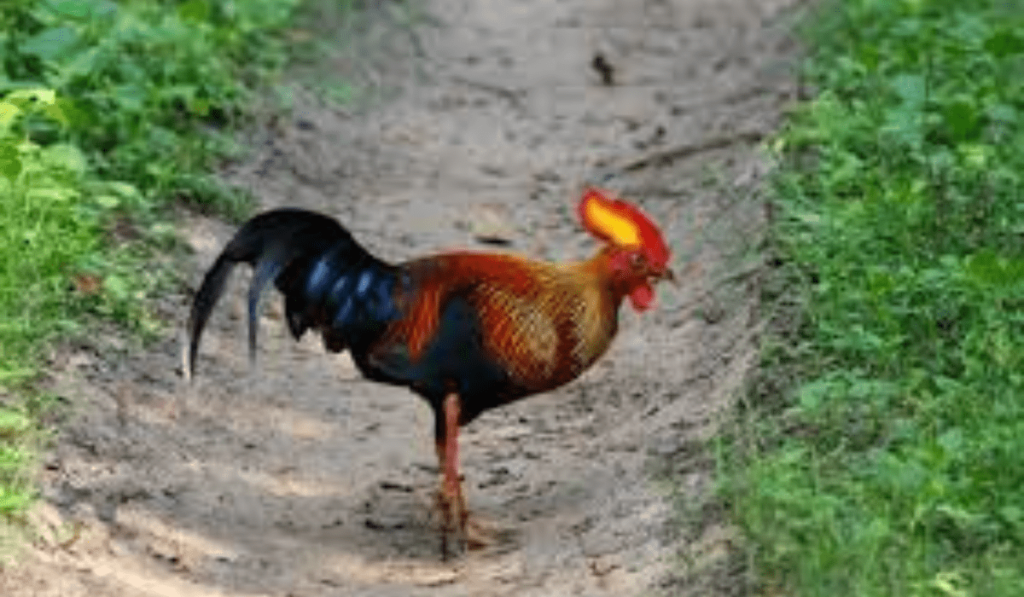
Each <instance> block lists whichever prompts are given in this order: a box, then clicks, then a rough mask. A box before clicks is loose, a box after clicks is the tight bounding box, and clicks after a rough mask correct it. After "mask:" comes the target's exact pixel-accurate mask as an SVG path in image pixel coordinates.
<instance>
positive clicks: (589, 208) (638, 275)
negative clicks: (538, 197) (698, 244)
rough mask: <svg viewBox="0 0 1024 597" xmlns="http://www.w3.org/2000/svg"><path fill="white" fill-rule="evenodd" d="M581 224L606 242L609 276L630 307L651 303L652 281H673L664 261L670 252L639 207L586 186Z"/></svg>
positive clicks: (670, 255) (639, 307)
mask: <svg viewBox="0 0 1024 597" xmlns="http://www.w3.org/2000/svg"><path fill="white" fill-rule="evenodd" d="M578 209H579V216H580V221H582V222H583V227H584V228H585V229H586V230H587V232H589V233H590V234H592V235H593V236H594V237H596V238H597V239H599V240H601V241H603V242H605V243H606V245H607V248H606V250H605V251H606V253H607V255H608V263H609V266H610V268H611V273H612V276H613V280H614V282H615V283H616V285H617V286H619V287H621V288H622V289H623V291H624V294H625V295H626V296H628V297H629V300H630V302H631V303H632V304H633V308H634V309H636V310H637V311H646V310H647V309H649V308H650V307H651V305H652V304H654V283H656V282H659V281H661V280H668V281H670V282H675V274H673V273H672V270H671V269H670V268H669V266H668V263H669V261H670V259H671V258H672V252H671V251H670V250H669V248H668V244H667V243H666V242H665V238H664V237H663V236H662V234H661V230H659V229H658V227H657V225H655V224H654V222H653V221H652V220H651V219H650V218H649V217H648V216H647V215H646V214H644V213H643V212H642V211H640V208H638V207H636V206H635V205H632V204H630V203H627V202H626V201H623V200H622V199H619V198H616V197H613V196H612V195H610V194H609V193H608V192H606V191H602V190H599V189H595V188H588V189H586V190H584V192H583V198H582V199H581V200H580V204H579V208H578Z"/></svg>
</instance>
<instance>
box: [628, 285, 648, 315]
mask: <svg viewBox="0 0 1024 597" xmlns="http://www.w3.org/2000/svg"><path fill="white" fill-rule="evenodd" d="M629 302H631V303H633V308H634V309H636V310H637V311H646V310H648V309H650V308H651V305H653V304H654V288H652V287H651V285H650V284H648V283H646V282H644V283H641V284H637V285H636V286H634V287H633V290H631V291H630V292H629Z"/></svg>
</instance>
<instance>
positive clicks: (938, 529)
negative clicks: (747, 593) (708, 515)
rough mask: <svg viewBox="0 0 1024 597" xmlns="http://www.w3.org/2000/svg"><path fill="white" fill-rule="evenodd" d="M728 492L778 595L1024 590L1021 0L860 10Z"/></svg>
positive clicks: (780, 241) (786, 262) (811, 27)
mask: <svg viewBox="0 0 1024 597" xmlns="http://www.w3.org/2000/svg"><path fill="white" fill-rule="evenodd" d="M807 39H808V42H809V45H810V53H811V56H810V57H809V59H808V62H807V68H806V77H807V78H808V81H809V82H810V84H811V85H812V86H813V88H814V89H815V90H816V97H815V99H813V100H812V101H810V102H808V103H807V104H806V105H804V106H802V107H801V108H800V109H799V110H798V111H797V112H796V113H795V114H794V116H793V117H792V118H791V119H790V122H789V124H788V126H787V127H786V128H785V130H784V131H783V132H782V133H781V135H780V137H779V138H778V139H777V141H776V143H775V145H774V149H775V150H776V153H777V156H778V160H779V172H778V174H777V177H776V191H777V192H776V195H777V198H776V202H777V206H778V210H777V213H778V218H777V219H776V220H775V221H774V223H773V224H772V230H771V239H772V241H773V245H774V250H775V252H776V255H777V257H778V261H779V262H780V263H781V264H782V265H781V266H780V267H779V268H777V269H776V270H775V272H774V273H773V274H772V276H773V279H772V280H770V283H769V284H768V285H767V286H766V296H765V304H766V308H767V309H768V314H767V315H768V317H769V318H771V319H772V321H773V324H774V325H773V329H774V332H773V334H772V335H771V336H770V337H769V338H768V339H767V340H766V342H765V347H764V361H763V365H762V372H761V375H760V378H759V382H758V383H757V384H755V385H754V387H753V389H752V390H751V392H750V394H749V396H748V398H747V400H746V401H744V404H743V407H742V409H741V411H740V413H739V415H738V417H737V424H736V426H735V428H734V429H733V430H732V431H731V432H730V433H729V435H728V438H727V439H725V440H724V441H722V442H721V444H720V446H719V448H720V449H719V488H720V496H721V498H722V499H723V501H724V502H725V504H726V506H727V507H728V509H729V512H730V513H731V515H732V517H733V519H734V521H735V522H736V523H737V524H738V525H739V526H740V527H741V528H742V530H743V531H744V532H745V535H746V537H747V539H748V541H747V547H748V549H749V552H748V553H749V556H750V561H751V562H752V571H751V572H752V575H753V577H754V579H755V581H756V586H758V587H759V589H760V591H761V592H762V593H764V594H772V595H807V596H812V595H815V596H816V595H865V596H874V595H878V596H883V595H884V596H889V595H922V596H924V595H935V596H943V595H947V596H957V597H959V596H969V595H977V596H1001V595H1005V596H1007V597H1010V596H1017V595H1024V456H1022V455H1024V243H1022V241H1024V2H1021V1H1020V0H1009V1H995V0H991V1H989V0H975V1H974V2H962V1H959V0H931V1H928V0H904V1H885V0H846V1H843V2H826V3H825V6H824V7H823V8H822V9H820V10H817V11H815V12H814V14H813V15H812V16H811V17H810V18H809V19H808V21H807Z"/></svg>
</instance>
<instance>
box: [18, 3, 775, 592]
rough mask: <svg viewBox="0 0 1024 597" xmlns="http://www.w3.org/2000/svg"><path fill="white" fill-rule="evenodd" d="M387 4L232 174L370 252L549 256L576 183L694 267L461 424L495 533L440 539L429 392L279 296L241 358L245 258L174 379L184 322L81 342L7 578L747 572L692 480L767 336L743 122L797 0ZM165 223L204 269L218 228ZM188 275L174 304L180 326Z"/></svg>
mask: <svg viewBox="0 0 1024 597" xmlns="http://www.w3.org/2000/svg"><path fill="white" fill-rule="evenodd" d="M384 4H389V3H382V4H381V6H378V8H377V9H375V12H377V15H376V17H374V18H367V19H366V21H365V22H364V23H363V25H362V26H360V27H359V30H360V31H361V32H362V33H361V35H363V36H364V38H365V39H364V40H363V41H365V45H363V46H361V45H360V43H362V42H360V40H358V39H357V40H356V42H355V43H353V44H350V45H348V46H347V48H348V51H339V52H338V53H337V54H336V55H334V56H333V57H332V58H331V62H330V63H329V64H327V68H331V69H336V70H337V73H338V74H339V76H352V77H355V78H356V79H357V80H359V81H361V82H363V83H366V82H370V83H373V85H374V86H375V89H376V90H377V91H379V93H375V94H370V95H369V96H367V97H370V99H371V100H372V101H366V100H365V98H364V101H362V102H361V103H359V104H358V105H357V106H355V107H348V108H345V109H341V108H338V107H332V106H330V105H327V104H326V103H325V102H320V101H317V100H316V99H315V98H314V97H313V96H312V95H311V94H303V93H299V94H298V95H297V96H296V106H295V111H294V114H293V116H292V117H291V118H290V119H285V120H279V121H277V122H275V123H273V124H269V125H267V126H266V127H264V128H262V129H260V130H257V131H253V132H252V133H251V136H250V137H249V138H248V139H247V143H249V144H250V145H251V146H252V148H253V152H252V155H251V159H249V160H247V161H246V162H245V163H241V164H236V165H234V166H232V167H231V168H230V169H229V170H228V171H226V172H225V176H226V177H227V178H228V179H229V180H231V181H232V182H234V183H237V184H240V185H243V186H245V187H248V188H251V189H252V190H253V191H254V192H255V193H256V195H257V196H258V197H259V200H260V202H261V204H262V206H263V207H271V206H278V205H299V206H304V207H308V208H315V209H319V210H323V211H325V212H327V213H330V214H333V215H335V216H337V217H338V218H340V219H341V220H342V221H343V222H345V223H346V224H347V225H349V226H350V227H351V228H352V230H353V231H354V232H355V234H356V235H357V236H358V237H359V238H360V239H361V240H362V241H364V242H365V244H366V245H367V246H368V247H370V248H371V249H372V250H374V251H375V252H377V253H378V254H379V255H381V256H382V257H385V258H389V259H401V258H406V257H411V256H415V255H420V254H424V253H428V252H432V251H436V250H440V249H445V248H451V247H462V246H479V245H478V243H477V242H476V239H477V238H478V237H481V236H484V237H488V236H489V237H498V238H501V239H504V240H507V241H508V242H509V243H510V248H511V249H512V250H516V251H521V252H524V253H527V254H529V255H532V256H535V257H539V258H545V259H558V260H561V259H568V258H576V257H582V256H584V255H587V254H589V252H590V251H592V250H593V248H594V245H593V242H592V241H591V240H590V239H589V238H588V237H587V236H586V235H585V234H584V233H583V232H582V231H581V230H580V228H579V226H578V225H577V224H576V222H575V221H574V219H573V211H572V207H573V205H574V202H575V200H576V198H577V197H578V192H579V189H580V187H581V185H583V184H584V183H585V182H601V183H602V184H604V185H605V186H607V187H609V188H611V189H614V190H616V191H618V192H619V193H621V194H622V195H624V196H626V197H629V198H631V199H633V200H635V201H637V202H639V203H640V204H642V205H643V207H644V208H645V209H646V210H647V211H648V212H649V213H651V214H652V215H653V216H654V217H655V218H656V219H657V220H658V221H659V222H661V223H662V225H663V227H664V229H665V231H666V234H667V235H668V237H669V238H670V241H671V243H672V244H673V246H674V248H675V252H676V255H677V257H676V263H675V265H676V269H677V271H682V272H685V275H684V276H683V281H684V284H683V286H682V287H681V288H680V289H678V290H672V289H668V288H663V289H662V290H661V291H660V296H659V300H660V303H659V306H658V308H657V309H656V310H655V311H654V312H652V313H649V314H645V315H644V316H642V317H641V316H637V315H635V314H634V313H632V312H631V311H629V310H628V309H625V310H624V311H623V317H622V326H621V327H622V331H621V332H620V334H619V337H618V338H617V339H616V342H615V344H614V345H613V348H612V350H611V351H610V354H608V355H607V357H606V358H604V359H603V360H602V361H600V362H599V363H598V364H597V365H596V366H595V367H594V368H593V369H592V370H591V371H589V372H588V373H586V374H585V375H584V377H583V378H582V379H580V380H579V381H577V382H575V383H573V384H571V385H569V386H567V387H565V388H563V389H561V390H558V391H555V392H551V393H549V394H546V395H543V396H538V397H534V398H531V399H528V400H525V401H521V402H519V403H517V404H515V405H513V406H510V407H508V408H505V409H501V410H497V411H491V412H489V413H487V414H485V415H484V416H483V417H481V418H480V419H478V420H477V421H475V422H474V423H472V424H471V425H470V426H469V427H468V428H467V429H466V431H465V433H464V435H463V444H462V445H463V449H462V453H463V470H464V473H465V475H466V487H467V492H468V499H469V502H470V506H471V508H472V509H473V510H474V512H475V513H476V514H477V515H479V516H480V517H482V518H483V519H484V520H486V521H487V522H488V523H490V524H491V525H492V526H493V527H495V528H497V529H498V530H499V537H500V540H499V541H498V542H497V543H496V544H495V545H494V546H492V547H489V548H487V549H484V550H481V551H474V552H471V553H468V554H465V555H463V556H461V557H458V558H455V559H452V560H449V561H444V560H442V558H441V557H440V552H439V539H438V533H437V524H438V521H437V520H435V519H434V517H433V513H432V503H433V501H432V500H433V492H434V491H435V489H436V485H435V484H436V479H437V471H436V466H435V465H436V463H435V461H434V455H433V448H432V435H431V434H432V421H431V413H430V411H429V410H428V408H427V407H426V406H425V404H423V403H422V402H421V401H420V400H419V399H417V398H415V397H413V396H412V395H411V394H409V393H408V392H406V391H404V390H401V389H398V388H392V387H386V386H382V385H376V384H373V383H369V382H366V381H363V380H361V379H360V378H359V376H358V375H357V373H356V372H355V370H354V368H353V367H352V365H351V362H350V361H349V360H348V359H347V357H344V356H336V355H326V354H324V353H323V352H322V350H321V349H320V348H319V343H318V342H317V341H315V340H313V339H309V340H308V341H304V342H303V343H301V344H295V343H293V342H291V341H290V339H289V338H288V337H287V336H286V333H285V330H284V326H283V325H282V322H281V321H280V307H279V305H277V301H276V300H274V301H267V302H268V303H270V304H268V306H267V309H266V315H265V317H264V321H263V327H262V330H263V333H262V339H261V340H262V348H261V351H260V354H259V363H260V364H259V367H258V368H257V369H255V370H251V369H250V368H249V367H248V365H247V362H246V358H245V356H246V352H245V349H244V338H245V336H244V330H243V327H242V324H243V317H242V316H243V305H242V290H241V289H242V288H243V283H242V282H241V281H238V282H236V283H235V285H234V291H233V293H232V294H231V296H230V297H229V298H228V299H227V300H226V301H224V303H222V305H221V306H220V308H219V309H218V311H217V312H216V313H215V317H214V319H213V321H212V324H211V327H210V329H209V332H208V334H207V336H206V338H205V339H204V344H203V350H202V354H201V357H200V361H199V365H198V380H197V382H196V383H195V384H194V385H193V386H192V387H187V386H186V385H185V384H184V382H183V381H182V378H181V375H180V373H181V372H180V344H179V342H180V338H179V337H178V336H175V335H173V334H169V336H168V337H167V338H166V340H165V341H163V342H160V343H158V344H156V345H155V346H152V347H149V348H147V349H146V350H144V351H140V350H133V349H129V348H126V347H125V345H122V344H121V343H119V342H118V341H117V340H116V339H115V338H109V339H107V338H98V339H97V340H96V342H95V345H94V346H92V347H90V348H87V349H80V350H69V351H67V352H66V353H64V354H62V355H61V357H60V358H58V359H57V360H56V362H55V363H54V371H55V373H54V378H55V380H56V381H55V384H56V387H57V388H58V389H59V390H60V391H61V392H62V393H63V394H64V395H65V396H67V397H69V398H70V399H71V400H72V401H73V403H74V404H75V405H76V407H75V409H74V414H73V416H71V417H70V418H69V420H68V421H67V422H66V423H64V424H63V425H62V427H61V432H60V435H59V438H58V440H57V442H56V446H55V448H54V450H53V452H52V454H51V455H50V456H49V457H48V459H47V462H46V466H45V470H44V495H45V500H44V503H43V504H42V505H41V506H40V508H39V509H38V511H37V512H36V514H35V520H36V521H37V524H38V532H39V536H38V538H37V539H36V541H35V542H34V544H33V546H32V547H31V548H30V549H28V550H27V552H26V553H25V554H24V555H23V557H22V558H21V559H20V560H19V563H18V564H16V565H9V566H7V567H5V568H4V569H3V571H2V573H0V593H2V594H3V595H8V596H11V597H22V596H28V595H39V596H47V597H50V596H61V597H77V596H82V597H85V596H92V597H108V596H109V597H114V596H118V597H121V596H125V597H127V596H133V597H134V596H151V595H157V596H184V597H200V596H207V595H246V596H248V595H273V596H282V597H283V596H327V595H374V596H387V595H396V596H398V595H400V596H416V595H440V596H456V595H517V596H518V595H538V596H539V595H544V596H552V595H616V596H628V595H661V594H671V595H681V594H685V595H715V594H718V595H726V594H738V593H740V592H742V589H743V582H742V580H743V579H742V576H741V575H740V574H738V573H737V572H736V568H735V566H733V564H732V563H731V562H732V561H731V560H730V558H729V553H730V551H729V547H730V544H729V533H728V532H726V531H724V530H723V529H722V528H721V526H720V524H719V523H720V521H719V520H718V518H717V516H716V513H715V512H714V510H713V508H710V507H706V504H707V503H708V500H707V492H708V489H709V470H708V464H709V456H708V454H707V453H706V452H705V450H704V449H703V448H702V441H703V440H704V439H706V438H707V437H708V436H709V434H711V433H713V431H714V429H715V422H716V420H717V419H718V417H719V416H720V415H721V413H723V412H724V410H725V409H727V408H728V406H729V405H730V403H731V401H732V400H733V399H734V396H735V390H736V389H737V387H738V386H739V385H740V384H741V383H742V381H743V380H744V377H745V374H746V373H747V371H748V370H749V368H750V367H751V365H752V363H753V359H754V356H755V352H754V342H755V341H756V336H757V325H756V315H755V313H756V309H755V307H756V304H755V301H754V298H755V292H754V289H753V284H752V282H751V278H750V276H747V275H746V274H747V273H749V272H750V271H753V269H755V268H756V266H757V265H758V263H759V258H758V254H757V244H758V238H759V230H760V228H761V224H762V217H763V207H762V201H761V200H760V198H759V187H760V185H761V184H762V183H763V178H764V171H765V165H764V161H763V159H761V158H760V157H759V156H758V152H757V149H756V144H757V141H758V140H759V139H760V138H761V137H763V136H764V135H765V134H768V133H770V131H772V130H773V128H774V127H775V126H777V123H778V120H779V117H780V113H781V111H782V109H783V108H784V107H785V106H786V105H787V104H788V103H790V102H791V101H792V98H793V96H794V93H795V88H794V79H793V73H792V54H793V44H792V42H791V41H790V40H789V39H788V38H787V34H788V27H789V25H790V17H791V16H792V11H793V8H794V6H793V5H794V4H795V2H794V0H761V1H757V0H674V1H672V0H660V1H655V0H646V1H645V0H559V1H555V0H520V1H516V2H513V1H500V2H499V1H493V2H491V1H489V2H472V1H469V0H463V1H454V0H451V1H440V0H438V1H426V2H423V3H419V4H415V8H413V9H409V8H401V7H398V8H395V7H391V8H389V7H386V6H383V5H384ZM403 11H404V12H403ZM404 16H411V17H412V19H411V20H412V21H413V23H414V25H413V26H412V27H411V28H410V27H408V26H407V25H404V24H401V23H400V21H404V20H405V19H403V18H399V17H404ZM365 48H372V51H366V52H364V50H365ZM598 56H600V59H599V60H598V62H602V63H603V64H606V65H608V67H607V68H604V70H605V75H606V76H608V77H609V78H610V80H609V81H604V80H603V77H602V73H601V72H600V71H601V70H602V69H600V68H595V67H594V61H595V58H596V57H598ZM606 82H610V83H611V84H610V85H607V84H605V83H606ZM182 228H183V229H182V232H183V234H184V235H185V237H186V238H187V239H188V240H189V242H190V243H191V244H192V246H193V248H194V249H195V259H194V264H193V267H192V270H191V271H189V272H187V275H186V276H185V279H186V280H189V284H192V285H193V288H194V285H197V284H198V282H199V280H200V277H201V274H202V272H203V271H204V270H205V268H206V267H208V266H209V264H210V263H211V261H212V259H213V257H214V256H215V254H216V252H217V251H218V250H219V248H220V246H221V245H222V243H223V242H224V241H225V240H226V239H227V238H228V237H229V236H230V234H231V232H232V228H231V227H230V226H227V225H225V224H223V223H221V222H218V221H216V220H212V219H207V218H203V217H200V216H186V217H185V221H184V224H183V227H182ZM243 278H244V276H238V279H239V280H242V279H243ZM187 301H188V292H187V291H184V290H183V292H182V294H181V295H180V296H177V297H171V299H170V300H169V301H168V304H172V305H174V309H173V310H172V311H171V312H170V313H169V315H170V317H171V318H172V319H173V320H174V321H175V324H176V325H178V326H180V325H181V324H182V323H183V322H184V319H185V317H186V316H187V310H186V304H187ZM129 346H130V345H129Z"/></svg>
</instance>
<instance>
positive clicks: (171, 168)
mask: <svg viewBox="0 0 1024 597" xmlns="http://www.w3.org/2000/svg"><path fill="white" fill-rule="evenodd" d="M297 4H298V0H264V1H261V2H230V1H223V2H221V1H213V0H186V1H182V2H179V1H170V0H121V1H119V2H113V1H110V0H8V1H6V2H4V3H3V4H2V6H0V516H2V517H3V520H6V521H10V520H13V519H17V518H18V516H20V514H22V513H23V512H24V510H25V508H26V507H27V506H28V505H30V504H31V502H32V500H33V497H34V495H35V485H34V480H33V471H34V468H33V463H34V461H35V455H36V454H37V453H38V447H39V445H40V440H41V438H42V437H43V429H42V427H41V424H40V423H39V420H40V419H39V414H40V412H41V411H42V410H43V408H44V405H45V404H47V403H48V402H49V401H48V400H47V399H46V398H45V397H44V396H41V395H40V392H39V390H38V389H37V388H36V387H35V386H34V385H33V381H34V380H35V379H36V378H37V375H38V374H39V367H40V365H41V363H42V362H43V359H44V357H45V355H46V352H47V350H48V347H50V346H52V342H53V341H54V340H55V339H58V338H66V337H69V336H72V335H75V334H82V333H84V331H85V330H87V329H89V327H90V326H91V325H93V323H90V322H94V321H96V320H97V318H98V317H102V318H107V319H113V320H114V321H116V322H118V323H120V324H121V325H124V326H127V327H128V328H130V329H133V330H135V331H136V332H142V333H146V332H152V331H155V330H156V329H157V328H158V327H159V323H158V322H157V321H156V320H155V319H154V318H153V317H152V316H150V315H149V314H148V313H147V311H146V308H145V298H146V297H147V296H149V295H150V293H151V292H152V291H153V290H154V289H155V288H156V287H157V286H158V285H159V284H160V282H161V279H162V276H161V273H160V268H159V267H155V268H154V267H148V266H147V267H142V264H143V263H152V260H153V259H154V255H155V254H156V253H158V252H160V251H165V250H167V249H168V248H170V247H172V246H173V243H174V233H173V228H172V227H171V226H170V225H169V224H168V223H167V222H166V220H167V218H166V208H167V206H168V205H169V204H170V203H171V202H172V201H187V202H190V203H192V204H195V205H200V206H205V207H208V208H211V209H215V210H217V211H219V212H221V213H225V214H228V215H241V214H242V213H244V211H245V209H246V207H247V200H246V198H245V197H244V196H243V195H242V194H240V193H237V192H235V191H233V190H231V189H227V188H225V187H223V186H222V185H220V184H218V183H216V182H215V180H214V179H213V178H212V176H211V173H210V172H211V169H212V167H213V166H214V165H216V163H217V161H218V160H220V159H224V158H225V157H228V156H231V155H233V154H234V153H235V152H236V148H234V147H233V145H232V142H231V141H230V139H231V137H230V133H231V132H232V131H233V129H234V127H236V126H237V125H238V124H240V123H244V122H245V121H246V118H247V115H248V113H249V110H250V109H249V106H250V100H251V97H252V92H253V91H254V90H256V89H258V88H259V87H260V86H262V85H266V84H268V83H270V82H272V80H273V78H274V77H275V76H276V74H277V73H278V72H279V71H280V69H281V67H282V66H283V65H284V62H285V59H286V51H285V41H284V36H283V35H282V32H283V31H284V30H285V27H287V26H288V25H289V23H290V22H291V21H292V19H293V16H294V11H295V10H296V7H297Z"/></svg>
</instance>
